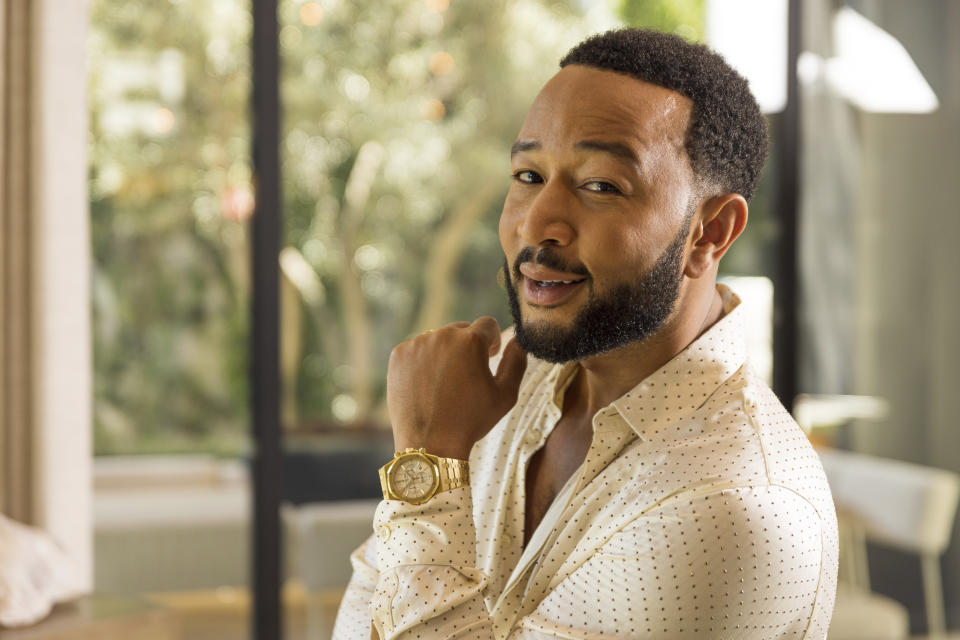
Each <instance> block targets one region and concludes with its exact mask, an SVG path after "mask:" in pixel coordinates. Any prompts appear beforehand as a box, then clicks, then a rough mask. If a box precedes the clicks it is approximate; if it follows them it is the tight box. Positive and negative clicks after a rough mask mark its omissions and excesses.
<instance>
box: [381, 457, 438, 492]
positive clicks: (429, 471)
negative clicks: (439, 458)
mask: <svg viewBox="0 0 960 640" xmlns="http://www.w3.org/2000/svg"><path fill="white" fill-rule="evenodd" d="M438 484H439V482H438V480H437V472H436V470H435V469H434V466H433V465H432V464H430V463H429V462H428V461H427V460H426V459H425V458H424V457H423V456H421V455H417V454H413V455H409V456H403V457H401V458H399V459H397V461H396V462H395V463H394V464H393V466H392V467H391V468H390V488H391V489H392V490H393V492H394V493H395V494H396V495H397V496H398V497H400V498H402V499H403V500H407V501H409V502H416V501H418V500H420V501H423V500H426V499H428V498H429V497H430V496H432V495H433V493H434V492H435V490H436V488H437V485H438Z"/></svg>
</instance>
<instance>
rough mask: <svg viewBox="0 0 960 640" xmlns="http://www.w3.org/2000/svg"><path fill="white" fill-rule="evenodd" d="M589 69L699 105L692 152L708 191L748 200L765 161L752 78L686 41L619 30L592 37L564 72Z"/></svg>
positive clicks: (567, 59) (689, 141)
mask: <svg viewBox="0 0 960 640" xmlns="http://www.w3.org/2000/svg"><path fill="white" fill-rule="evenodd" d="M570 64H579V65H585V66H588V67H594V68H597V69H602V70H606V71H613V72H616V73H622V74H625V75H628V76H632V77H634V78H637V79H638V80H642V81H644V82H649V83H651V84H655V85H659V86H661V87H664V88H666V89H670V90H671V91H676V92H677V93H679V94H681V95H684V96H686V97H688V98H690V100H692V101H693V110H692V114H691V118H690V127H689V129H688V130H687V136H686V143H685V145H686V149H687V155H688V156H689V157H690V166H691V167H692V169H693V172H694V176H695V177H696V178H697V179H699V180H700V181H705V182H706V186H709V187H711V188H719V189H721V190H722V191H723V192H725V193H739V194H740V195H742V196H743V197H744V198H746V199H748V200H749V199H750V197H751V196H752V195H753V190H754V188H755V187H756V184H757V178H758V177H759V176H760V170H761V169H762V168H763V163H764V160H765V159H766V156H767V123H766V120H764V118H763V114H761V113H760V107H759V105H757V101H756V99H755V98H754V97H753V94H752V93H750V87H749V85H748V83H747V80H746V79H745V78H744V77H743V76H741V75H740V74H739V73H737V72H736V71H735V70H734V69H733V68H732V67H731V66H730V65H729V64H727V62H726V61H725V60H724V59H723V58H722V57H720V55H719V54H717V53H715V52H714V51H712V50H710V49H709V48H708V47H706V46H705V45H702V44H695V43H692V42H688V41H686V40H684V39H683V38H681V37H680V36H675V35H670V34H666V33H661V32H659V31H653V30H650V29H633V28H628V29H615V30H612V31H607V32H606V33H601V34H597V35H594V36H591V37H590V38H587V39H586V40H584V41H583V42H581V43H580V44H578V45H577V46H575V47H574V48H573V49H571V50H570V51H569V52H567V55H565V56H564V57H563V60H561V61H560V67H561V68H563V67H565V66H567V65H570Z"/></svg>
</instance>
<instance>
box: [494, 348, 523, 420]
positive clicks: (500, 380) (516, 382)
mask: <svg viewBox="0 0 960 640" xmlns="http://www.w3.org/2000/svg"><path fill="white" fill-rule="evenodd" d="M526 369H527V354H526V353H524V351H523V349H521V348H520V345H518V344H517V341H516V340H513V339H511V340H510V342H508V343H507V346H506V348H505V349H504V350H503V356H502V357H501V358H500V365H499V366H498V367H497V373H496V375H494V376H493V382H494V384H495V385H496V386H497V388H498V389H499V390H500V392H501V393H502V394H505V395H506V394H509V398H510V399H511V402H510V404H511V405H512V404H513V403H515V402H516V399H517V393H518V392H519V391H520V381H521V380H522V379H523V372H524V371H526Z"/></svg>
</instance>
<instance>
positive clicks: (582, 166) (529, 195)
mask: <svg viewBox="0 0 960 640" xmlns="http://www.w3.org/2000/svg"><path fill="white" fill-rule="evenodd" d="M690 110H691V103H690V101H689V100H688V99H687V98H685V97H683V96H681V95H680V94H678V93H675V92H673V91H670V90H668V89H664V88H662V87H658V86H656V85H652V84H648V83H645V82H641V81H639V80H635V79H633V78H631V77H629V76H625V75H621V74H616V73H612V72H609V71H600V70H597V69H593V68H590V67H584V66H579V65H571V66H568V67H565V68H564V69H562V70H561V71H560V72H559V73H558V74H557V75H556V76H554V77H553V79H551V80H550V82H548V83H547V85H546V86H545V87H544V88H543V90H542V91H541V92H540V95H539V96H538V97H537V99H536V100H535V101H534V103H533V106H532V107H531V108H530V111H529V113H528V114H527V118H526V120H525V121H524V124H523V127H522V128H521V130H520V134H519V135H518V137H517V142H516V144H515V145H514V153H513V155H512V166H513V175H514V181H513V184H512V186H511V188H510V192H509V193H508V195H507V199H506V202H505V203H504V206H503V213H502V215H501V217H500V243H501V245H502V247H503V251H504V254H505V256H506V265H507V268H506V273H507V291H508V294H509V298H510V304H511V310H512V311H513V315H514V321H515V324H516V335H517V341H518V343H519V344H520V346H521V347H523V349H524V350H525V351H527V352H529V353H532V354H533V355H535V356H537V357H539V358H542V359H545V360H549V361H552V362H564V361H569V360H578V359H581V358H586V357H588V356H591V355H595V354H598V353H603V352H605V351H609V350H611V349H615V348H617V347H620V346H623V345H625V344H628V343H630V342H635V341H639V340H643V339H644V338H646V337H647V336H649V335H651V334H652V333H653V332H655V331H656V330H657V329H659V328H660V327H661V326H662V325H663V323H664V322H665V321H666V320H667V319H668V317H669V316H670V314H671V313H672V311H673V308H674V306H675V303H676V300H677V297H678V295H679V292H680V288H681V285H682V279H683V274H682V271H683V263H684V257H685V250H686V240H687V235H688V229H689V221H690V203H692V202H694V200H693V197H694V193H693V188H692V172H691V169H690V163H689V159H688V157H687V154H686V150H685V148H684V140H685V134H686V130H687V126H688V123H689V118H690Z"/></svg>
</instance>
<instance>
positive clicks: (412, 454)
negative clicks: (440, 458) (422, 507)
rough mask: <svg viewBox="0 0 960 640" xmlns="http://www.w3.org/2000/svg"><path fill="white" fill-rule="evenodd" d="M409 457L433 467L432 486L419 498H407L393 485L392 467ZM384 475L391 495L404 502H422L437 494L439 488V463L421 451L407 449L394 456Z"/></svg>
mask: <svg viewBox="0 0 960 640" xmlns="http://www.w3.org/2000/svg"><path fill="white" fill-rule="evenodd" d="M410 458H420V459H421V460H424V461H425V462H426V463H427V464H428V465H429V466H430V468H431V469H433V486H432V487H431V488H430V491H428V492H427V493H425V494H424V495H422V496H420V497H419V498H407V497H406V496H404V495H402V494H401V493H399V492H398V491H397V490H396V489H395V488H394V486H393V469H394V467H396V466H397V465H398V464H400V463H401V462H403V461H404V460H409V459H410ZM384 475H385V476H386V480H387V488H388V489H389V490H390V493H391V495H393V496H394V498H395V499H397V500H403V501H404V502H408V503H410V504H423V503H424V502H426V501H427V500H429V499H430V498H432V497H433V496H435V495H437V492H438V491H439V490H440V465H438V464H437V463H436V461H435V460H431V459H430V456H428V455H427V454H425V453H423V452H422V451H407V452H404V453H402V454H400V455H399V456H397V457H395V458H394V459H393V460H391V461H390V464H389V465H388V466H387V468H386V471H385V473H384Z"/></svg>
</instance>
